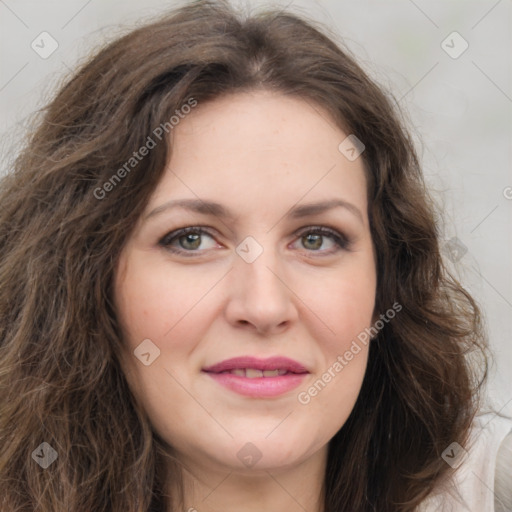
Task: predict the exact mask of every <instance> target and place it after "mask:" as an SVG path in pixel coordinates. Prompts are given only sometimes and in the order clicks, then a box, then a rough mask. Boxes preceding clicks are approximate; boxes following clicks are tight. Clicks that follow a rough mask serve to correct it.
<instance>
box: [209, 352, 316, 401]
mask: <svg viewBox="0 0 512 512" xmlns="http://www.w3.org/2000/svg"><path fill="white" fill-rule="evenodd" d="M203 373H205V374H206V375H208V376H209V377H211V378H212V379H213V380H214V381H215V382H216V383H217V384H220V385H221V386H222V387H224V388H227V389H229V390H230V391H232V392H235V393H237V394H238V395H243V396H245V397H250V398H260V399H261V398H267V399H268V398H278V397H280V396H287V395H288V394H289V392H291V391H292V390H293V389H295V388H296V387H297V386H299V385H300V384H301V383H302V382H303V380H304V378H305V377H306V376H307V375H308V374H309V371H308V370H307V369H306V368H305V367H304V366H303V365H301V364H300V363H298V362H297V361H294V360H293V359H288V358H287V357H271V358H269V359H258V358H255V357H249V356H247V357H235V358H233V359H227V360H226V361H222V362H220V363H217V364H214V365H213V366H208V367H207V368H203Z"/></svg>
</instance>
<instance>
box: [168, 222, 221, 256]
mask: <svg viewBox="0 0 512 512" xmlns="http://www.w3.org/2000/svg"><path fill="white" fill-rule="evenodd" d="M159 243H160V245H161V246H163V247H165V248H166V249H168V250H170V251H171V252H175V253H180V254H183V255H186V254H187V253H189V254H190V253H199V254H201V253H202V252H203V251H205V250H208V249H213V248H215V247H216V246H218V245H217V243H216V241H215V238H214V237H213V235H211V234H210V233H208V232H207V231H206V230H205V229H204V228H196V227H190V228H183V229H178V230H176V231H173V232H171V233H168V234H167V235H166V236H164V237H163V238H162V239H161V240H160V242H159Z"/></svg>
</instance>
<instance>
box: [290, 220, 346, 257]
mask: <svg viewBox="0 0 512 512" xmlns="http://www.w3.org/2000/svg"><path fill="white" fill-rule="evenodd" d="M298 237H299V238H298V240H296V241H295V242H294V245H295V248H297V247H296V245H297V244H298V243H300V245H301V247H298V248H299V249H301V248H303V249H306V250H307V251H311V252H319V253H327V254H333V253H335V252H337V251H338V250H340V249H345V250H348V249H349V247H350V241H349V240H348V239H347V237H345V236H344V235H342V234H341V233H339V232H338V231H335V230H333V229H330V228H327V227H320V226H319V227H310V228H307V230H302V231H301V232H299V233H298Z"/></svg>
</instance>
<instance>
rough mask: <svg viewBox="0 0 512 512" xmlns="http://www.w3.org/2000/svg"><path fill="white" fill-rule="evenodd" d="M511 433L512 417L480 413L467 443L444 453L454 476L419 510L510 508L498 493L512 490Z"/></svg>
mask: <svg viewBox="0 0 512 512" xmlns="http://www.w3.org/2000/svg"><path fill="white" fill-rule="evenodd" d="M511 433H512V419H510V418H506V417H502V416H499V415H497V414H496V413H481V414H478V415H477V416H476V417H475V419H474V421H473V425H472V429H471V433H470V437H469V440H468V442H467V444H466V446H461V445H459V444H458V443H452V444H451V445H450V446H448V447H447V448H446V450H444V452H443V453H442V458H443V459H444V460H445V462H446V463H447V464H449V465H450V466H452V467H453V468H454V469H455V470H456V471H455V473H454V474H453V476H452V478H451V479H450V481H446V482H443V483H442V484H441V487H440V488H439V490H438V491H437V492H435V493H434V494H433V495H431V496H430V497H429V498H427V500H425V501H424V502H423V503H422V505H421V506H420V507H419V509H418V512H465V511H471V512H473V511H485V512H508V511H509V510H511V509H509V508H505V507H506V505H504V503H503V499H505V500H506V499H507V498H506V497H505V498H503V496H501V499H500V495H499V493H503V492H504V491H507V490H508V489H510V483H509V482H507V480H508V479H510V478H512V459H510V455H509V456H508V457H507V453H509V452H508V449H507V446H508V445H510V444H511V440H512V436H511V435H509V434H511ZM505 440H506V441H505ZM500 447H501V448H500ZM498 454H499V456H498ZM507 458H508V460H507ZM496 468H498V470H496ZM495 477H496V489H495ZM495 491H496V492H497V494H498V496H497V497H496V495H495ZM498 491H499V493H498ZM495 500H496V504H497V506H496V508H495V505H494V504H495Z"/></svg>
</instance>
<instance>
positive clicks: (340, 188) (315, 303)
mask: <svg viewBox="0 0 512 512" xmlns="http://www.w3.org/2000/svg"><path fill="white" fill-rule="evenodd" d="M172 134H173V140H172V143H173V154H172V156H171V159H170V162H169V163H168V166H167V169H166V172H165V175H164V176H163V179H162V180H161V182H160V183H159V185H158V187H157V188H156V190H155V192H154V194H153V196H152V197H151V199H150V201H149V203H148V205H147V209H146V212H145V214H144V215H143V216H142V217H141V219H140V220H139V223H138V224H137V226H136V229H135V230H134V232H133V234H132V236H131V237H130V239H129V241H128V243H127V245H126V246H125V248H124V250H123V253H122V255H121V259H120V263H119V267H118V269H117V272H116V276H115V303H116V308H117V312H118V317H119V321H120V324H121V327H122V330H123V335H124V341H125V344H126V351H125V352H124V353H123V354H121V359H122V366H123V370H124V371H125V373H126V377H127V380H128V382H129V384H130V387H131V389H132V390H133V392H134V393H135V395H136V396H137V397H138V398H139V399H140V400H141V402H142V404H143V406H144V408H145V410H146V411H147V414H148V416H149V418H150V421H151V423H152V425H153V427H154V429H155V430H156V431H157V432H158V434H159V435H160V436H161V438H162V439H164V440H165V441H166V442H167V443H168V444H169V445H171V446H172V447H173V448H174V449H175V451H176V453H177V457H178V460H179V461H180V462H181V464H183V466H184V468H185V471H184V484H185V487H184V489H185V499H184V502H183V503H181V504H180V506H181V507H182V508H181V509H182V510H189V509H190V508H195V509H196V510H198V511H200V512H209V511H231V510H233V511H234V510H237V511H245V512H251V511H261V510H265V511H267V512H273V511H280V512H281V511H282V510H287V511H290V512H291V511H303V510H304V509H306V510H308V511H311V512H314V511H321V510H322V500H323V496H322V483H323V480H324V476H325V464H326V457H327V447H328V442H329V440H330V439H331V438H332V437H333V436H334V434H335V433H336V432H337V431H338V430H339V429H340V428H341V427H342V426H343V424H344V423H345V421H346V419H347V418H348V416H349V414H350V412H351V410H352V408H353V406H354V404H355V401H356V399H357V396H358V394H359V391H360V388H361V384H362V380H363V377H364V374H365V370H366V363H367V355H368V347H367V346H366V347H364V346H362V350H361V351H360V352H359V353H358V354H357V355H355V356H354V358H353V359H352V360H351V361H350V362H349V363H348V364H347V366H345V367H344V368H343V370H342V371H341V372H339V373H336V376H335V377H334V378H332V379H331V381H330V382H329V383H328V384H327V385H326V386H325V387H324V388H323V389H322V390H321V391H320V392H319V393H318V394H317V395H316V396H315V397H313V398H312V399H311V401H310V402H309V403H308V404H306V405H304V404H302V403H299V401H298V398H297V397H298V394H299V393H300V392H301V391H304V390H307V389H308V388H309V387H310V386H311V385H312V384H313V383H314V382H315V381H317V380H318V379H319V378H320V377H321V375H322V374H324V372H325V371H326V370H327V369H328V368H329V367H332V365H333V363H334V362H335V361H336V360H337V357H338V356H339V355H343V354H344V353H345V352H346V351H347V350H348V349H349V348H350V345H351V343H352V341H353V340H355V339H356V337H357V335H358V334H359V333H361V332H362V331H363V330H364V329H365V328H366V327H369V326H371V325H372V320H373V319H374V318H375V316H374V306H375V293H376V279H377V276H376V267H375V261H376V260H375V253H374V247H373V243H372V239H371V233H370V227H369V221H368V216H367V195H366V180H365V175H364V168H363V162H362V159H361V158H357V159H356V160H355V161H349V160H348V159H347V158H345V156H344V155H343V154H342V153H341V152H340V151H339V150H338V146H339V144H340V143H341V142H342V141H343V140H344V139H345V138H346V137H347V135H348V134H347V133H344V132H343V131H342V130H341V129H340V128H338V127H337V126H336V125H335V124H334V122H333V121H332V120H331V118H330V117H329V115H328V114H327V113H326V112H325V111H323V110H322V109H321V108H319V107H318V106H316V105H313V104H312V103H311V102H309V101H308V102H306V101H305V100H302V99H300V98H296V97H290V96H284V95H282V94H277V93H272V92H269V91H255V92H251V93H237V94H232V95H229V96H226V97H223V98H221V99H216V100H214V101H212V102H209V103H205V104H199V105H198V106H197V107H196V108H195V109H194V110H193V111H192V112H191V113H190V114H189V115H187V116H186V117H185V119H183V120H182V121H181V122H180V124H179V125H178V126H177V127H175V129H174V131H173V133H172ZM198 198H200V199H201V200H202V201H214V202H216V203H220V204H222V205H223V206H224V207H225V208H226V209H228V210H229V211H230V212H231V213H232V218H231V219H227V218H222V217H220V216H218V215H212V214H208V213H197V212H193V211H189V210H187V209H184V208H181V207H173V208H169V209H167V210H165V211H163V212H161V213H160V214H157V215H152V216H150V217H148V218H146V217H147V214H148V213H149V212H151V211H153V210H154V209H155V208H157V207H159V206H161V205H163V204H165V203H167V202H168V201H171V200H181V199H198ZM340 198H341V199H343V200H345V201H347V202H349V203H351V204H352V205H353V206H355V207H356V208H357V209H358V210H359V212H360V215H361V217H360V218H359V217H358V216H357V215H356V214H354V213H352V212H351V211H350V210H349V209H346V208H342V207H336V208H332V209H329V210H328V211H324V212H320V213H315V214H309V215H308V216H306V217H303V218H298V219H297V218H293V217H292V216H291V215H290V210H291V209H292V208H296V207H297V206H301V205H304V204H310V203H316V202H321V201H329V200H332V199H340ZM189 226H196V227H197V226H204V227H207V228H209V229H210V232H211V234H212V236H209V235H203V236H202V238H201V237H198V236H197V235H196V236H195V237H194V236H193V235H192V238H187V237H185V238H181V239H180V238H179V237H174V238H172V236H171V237H169V238H170V239H171V241H170V243H171V247H174V248H177V249H179V248H181V250H182V251H183V253H184V254H177V253H173V252H171V250H170V249H169V247H167V248H166V247H164V246H162V245H160V244H159V242H160V240H161V239H162V238H164V236H165V235H167V234H168V233H171V232H174V231H176V230H178V229H181V228H183V227H189ZM318 226H328V227H330V228H332V229H334V230H336V231H338V232H339V233H341V234H342V235H344V236H346V237H348V238H349V239H350V245H349V247H348V248H340V247H338V246H337V245H336V242H335V241H334V240H333V239H332V238H331V237H330V235H323V236H322V235H321V234H320V235H316V236H315V231H314V229H313V228H316V227H318ZM312 227H313V228H312ZM308 230H309V232H310V233H311V232H312V236H311V234H310V237H309V238H308V237H307V236H306V234H307V231H308ZM298 232H299V233H298ZM305 232H306V233H305ZM247 236H251V237H253V238H254V240H256V241H257V243H258V244H259V245H260V246H261V248H262V249H263V253H262V254H261V255H260V256H259V257H258V258H257V259H256V260H255V261H254V262H252V263H247V262H246V261H244V259H242V257H240V256H239V254H238V253H237V252H236V248H237V246H238V245H239V244H240V243H241V242H242V241H243V240H244V239H245V238H246V237H247ZM191 240H192V243H191ZM168 241H169V240H168ZM251 250H252V249H251ZM187 251H188V252H187ZM191 253H193V254H192V255H190V254H191ZM144 339H151V340H152V342H153V343H154V344H155V345H156V346H157V347H158V348H159V349H160V356H159V357H157V358H156V359H155V360H154V362H152V363H151V364H150V365H149V366H145V365H143V364H142V363H141V362H140V361H139V360H138V359H137V358H136V357H135V356H134V350H135V349H136V347H137V346H138V345H139V344H140V343H141V342H142V340H144ZM242 355H251V356H256V357H270V356H275V355H282V356H286V357H289V358H291V359H294V360H296V361H298V362H300V363H301V364H303V365H304V366H305V367H306V368H307V369H308V370H309V372H310V373H309V374H308V375H307V376H306V378H305V380H304V381H303V383H302V384H301V385H300V386H299V387H298V388H296V389H294V390H292V391H291V392H287V393H285V394H283V395H280V396H278V397H273V398H250V397H245V396H242V395H239V394H237V393H235V392H233V391H231V390H228V389H226V388H224V387H223V386H221V385H219V384H218V383H217V382H216V381H214V380H213V379H212V378H211V377H209V376H208V375H207V374H205V373H203V372H202V371H201V369H202V368H204V367H206V366H209V365H212V364H214V363H218V362H220V361H223V360H225V359H229V358H231V357H236V356H242ZM248 442H250V443H252V444H253V445H255V446H256V447H257V450H258V451H259V453H260V454H261V458H260V460H259V461H258V462H257V463H256V464H255V465H254V466H252V467H247V466H246V465H244V464H243V463H242V461H241V460H240V459H239V458H238V457H237V452H239V450H240V449H241V448H242V447H244V445H245V444H246V443H248ZM169 489H170V490H171V491H172V490H173V487H172V484H170V487H169Z"/></svg>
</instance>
